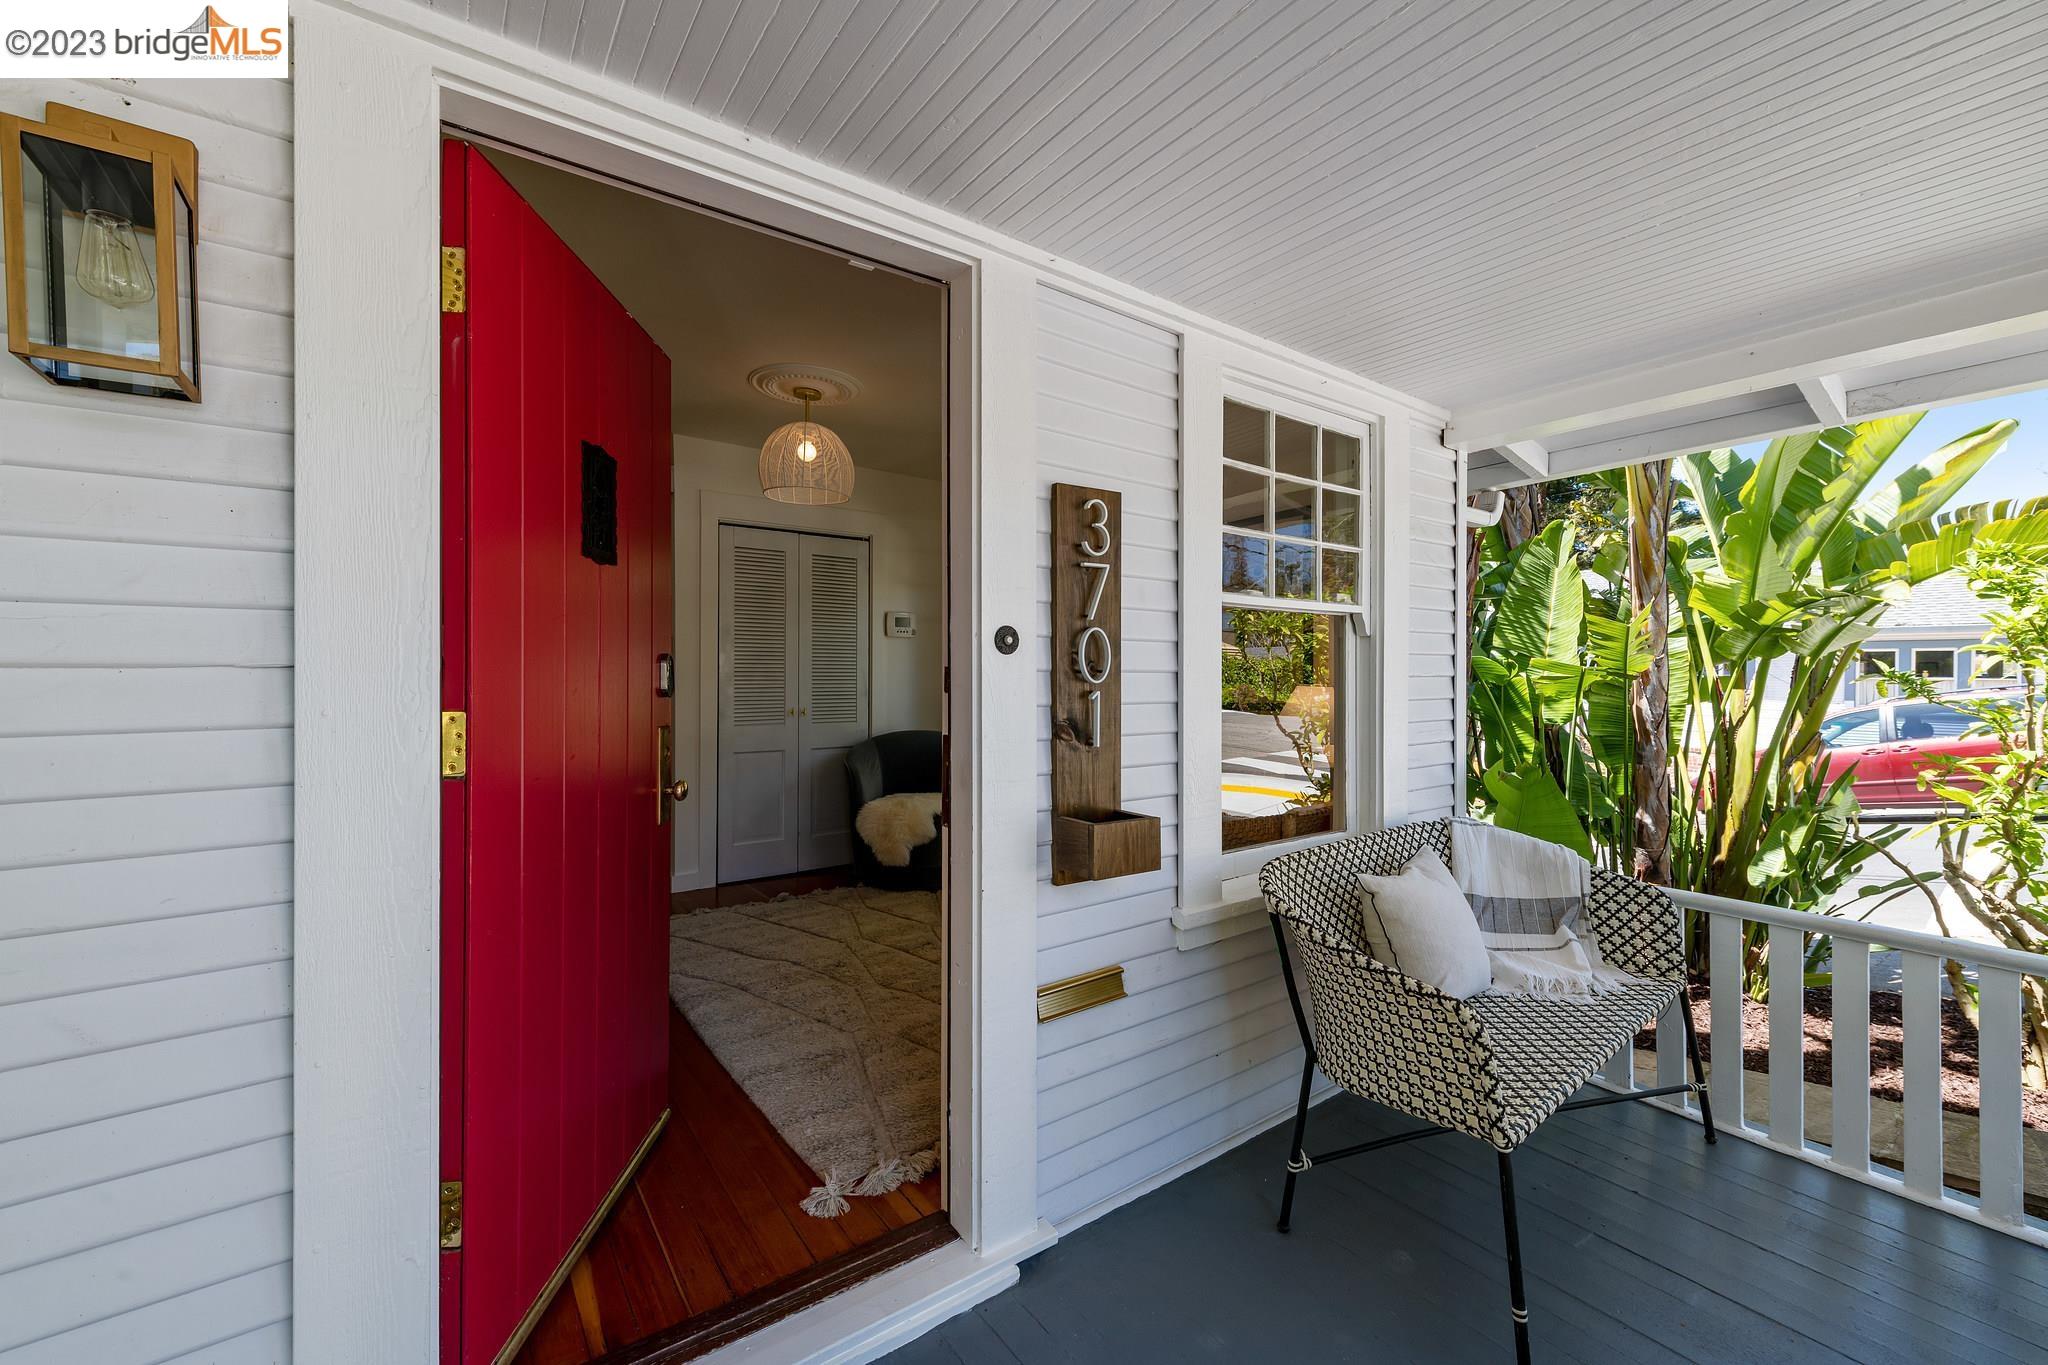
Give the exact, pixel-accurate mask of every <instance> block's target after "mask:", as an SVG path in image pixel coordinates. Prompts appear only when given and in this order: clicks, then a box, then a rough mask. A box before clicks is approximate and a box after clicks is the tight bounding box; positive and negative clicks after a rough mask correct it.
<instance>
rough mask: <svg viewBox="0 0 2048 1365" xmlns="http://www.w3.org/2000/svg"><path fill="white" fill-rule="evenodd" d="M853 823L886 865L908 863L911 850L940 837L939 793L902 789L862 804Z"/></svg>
mask: <svg viewBox="0 0 2048 1365" xmlns="http://www.w3.org/2000/svg"><path fill="white" fill-rule="evenodd" d="M853 827H854V829H855V830H856V831H857V832H858V833H859V834H860V837H861V838H862V839H865V840H866V841H867V845H868V847H869V848H871V849H873V850H874V851H875V861H876V862H878V863H880V864H881V865H882V866H883V867H909V866H910V850H912V849H913V848H916V847H917V846H918V845H919V844H928V843H930V842H931V841H932V840H934V839H936V838H938V837H939V794H938V793H937V792H900V793H898V794H897V795H895V796H878V797H876V798H875V799H874V800H872V801H870V802H868V803H867V804H866V805H865V806H862V807H861V808H860V814H858V815H856V816H854V817H853Z"/></svg>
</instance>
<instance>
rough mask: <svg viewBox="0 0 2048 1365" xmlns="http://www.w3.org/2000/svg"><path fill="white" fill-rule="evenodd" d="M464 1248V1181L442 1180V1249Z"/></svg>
mask: <svg viewBox="0 0 2048 1365" xmlns="http://www.w3.org/2000/svg"><path fill="white" fill-rule="evenodd" d="M461 1248H462V1182H461V1181H460V1180H444V1181H442V1182H441V1250H443V1251H459V1250H461Z"/></svg>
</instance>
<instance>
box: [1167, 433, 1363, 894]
mask: <svg viewBox="0 0 2048 1365" xmlns="http://www.w3.org/2000/svg"><path fill="white" fill-rule="evenodd" d="M1371 453H1372V429H1371V428H1370V427H1363V428H1356V429H1346V428H1344V427H1341V426H1336V425H1332V424H1331V423H1330V420H1329V419H1327V418H1321V417H1316V416H1312V415H1309V414H1306V413H1290V412H1287V411H1285V410H1282V409H1280V408H1277V407H1275V406H1273V405H1272V404H1270V403H1254V402H1251V401H1247V400H1245V399H1243V398H1225V399H1224V401H1223V459H1222V462H1221V467H1220V472H1219V474H1218V477H1219V478H1220V480H1221V484H1222V487H1221V489H1220V492H1221V506H1222V514H1223V515H1222V522H1223V524H1222V526H1221V527H1220V528H1219V533H1220V535H1221V537H1222V555H1221V561H1220V562H1221V568H1222V573H1221V577H1220V581H1219V582H1218V584H1217V590H1218V600H1219V603H1220V606H1221V612H1220V616H1221V621H1220V632H1219V639H1218V649H1219V651H1220V672H1221V679H1222V689H1221V695H1220V696H1219V698H1218V699H1217V704H1218V706H1219V709H1220V712H1221V717H1220V738H1221V744H1220V746H1219V750H1220V752H1219V755H1218V756H1219V758H1220V760H1221V761H1220V764H1219V769H1218V774H1217V776H1218V786H1219V789H1220V803H1219V804H1220V807H1221V810H1220V818H1219V827H1218V830H1217V836H1218V839H1219V848H1220V851H1221V852H1222V854H1223V855H1224V856H1225V857H1226V858H1227V857H1228V856H1229V855H1230V854H1232V853H1234V852H1236V851H1237V850H1241V849H1254V848H1264V847H1266V846H1269V845H1273V844H1280V843H1287V842H1292V841H1295V840H1299V839H1306V838H1313V837H1315V836H1317V835H1324V834H1330V833H1333V832H1337V831H1342V830H1343V829H1345V828H1346V826H1347V821H1346V818H1345V817H1346V813H1347V807H1348V805H1349V803H1348V801H1347V799H1346V792H1347V790H1348V787H1349V777H1350V770H1351V768H1352V766H1353V758H1354V750H1355V747H1356V746H1355V745H1354V744H1353V743H1352V742H1351V736H1352V734H1353V733H1354V731H1355V728H1356V727H1355V726H1354V725H1353V723H1352V717H1353V716H1354V715H1355V714H1356V703H1357V698H1356V697H1355V696H1354V691H1355V685H1354V684H1355V680H1356V679H1357V678H1359V677H1361V676H1362V674H1361V673H1360V671H1359V670H1358V668H1357V667H1356V662H1355V659H1356V655H1357V652H1358V651H1357V649H1356V647H1355V642H1356V637H1357V635H1358V633H1359V632H1358V624H1359V622H1360V621H1361V619H1362V615H1361V614H1362V612H1363V611H1364V609H1365V608H1364V604H1365V602H1366V600H1367V597H1366V592H1365V579H1366V568H1365V566H1366V548H1367V547H1366V540H1367V535H1366V526H1367V518H1368V507H1369V504H1368V503H1367V500H1366V478H1365V471H1366V468H1367V461H1368V460H1369V458H1370V456H1371ZM1197 534H1199V532H1197Z"/></svg>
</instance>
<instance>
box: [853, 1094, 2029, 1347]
mask: <svg viewBox="0 0 2048 1365" xmlns="http://www.w3.org/2000/svg"><path fill="white" fill-rule="evenodd" d="M1411 1126H1413V1125H1412V1122H1411V1121H1410V1120H1408V1119H1406V1118H1403V1117H1401V1116H1400V1115H1396V1114H1393V1113H1391V1112H1389V1111H1387V1110H1384V1109H1380V1108H1378V1107H1377V1106H1374V1105H1370V1104H1367V1103H1365V1102H1364V1101H1361V1100H1358V1099H1355V1098H1352V1097H1351V1096H1348V1095H1340V1096H1338V1097H1336V1098H1334V1099H1331V1100H1329V1101H1328V1102H1326V1103H1324V1104H1322V1105H1320V1106H1318V1107H1317V1108H1316V1109H1314V1110H1313V1111H1311V1113H1310V1116H1309V1138H1308V1142H1307V1144H1306V1145H1307V1147H1308V1149H1309V1150H1310V1151H1311V1152H1313V1151H1318V1150H1330V1149H1332V1148H1336V1147H1342V1146H1346V1145H1349V1144H1350V1143H1353V1142H1361V1141H1364V1140H1366V1139H1369V1138H1372V1137H1376V1136H1380V1135H1382V1134H1385V1133H1391V1132H1397V1131H1399V1130H1401V1129H1403V1128H1406V1127H1411ZM1286 1146H1287V1133H1286V1127H1285V1125H1282V1126H1279V1127H1275V1128H1273V1129H1270V1130H1269V1131H1267V1132H1265V1133H1263V1134H1261V1135H1259V1136H1258V1137H1256V1138H1254V1139H1252V1140H1251V1141H1250V1142H1247V1143H1245V1144H1244V1145H1243V1146H1241V1147H1239V1148H1237V1149H1236V1150H1235V1151H1232V1152H1230V1153H1228V1154H1227V1155H1225V1156H1223V1157H1221V1158H1219V1159H1217V1160H1216V1161H1213V1162H1210V1163H1209V1164H1208V1165H1206V1166H1203V1167H1202V1168H1201V1169H1199V1170H1197V1171H1194V1172H1192V1173H1190V1174H1188V1175H1186V1176H1183V1177H1182V1178H1181V1179H1179V1180H1176V1181H1174V1182H1173V1183H1172V1184H1170V1185H1168V1186H1166V1187H1165V1188H1163V1189H1161V1190H1158V1191H1156V1192H1154V1193H1152V1194H1150V1195H1148V1196H1146V1197H1145V1198H1143V1199H1141V1200H1138V1201H1136V1202H1135V1203H1132V1204H1129V1205H1126V1206H1125V1207H1124V1208H1121V1209H1119V1210H1117V1211H1116V1212H1114V1213H1112V1214H1110V1215H1108V1216H1107V1217H1104V1218H1101V1219H1098V1220H1097V1221H1096V1222H1094V1223H1092V1224H1090V1225H1088V1226H1087V1227H1084V1228H1082V1229H1080V1230H1078V1231H1076V1232H1074V1233H1073V1234H1071V1235H1069V1236H1067V1237H1065V1238H1062V1239H1061V1241H1060V1242H1059V1244H1058V1245H1056V1246H1054V1247H1053V1248H1052V1249H1051V1250H1049V1251H1046V1252H1044V1253H1042V1254H1041V1255H1039V1256H1037V1257H1036V1258H1034V1259H1032V1260H1031V1261H1028V1262H1026V1263H1025V1265H1024V1267H1023V1279H1022V1281H1021V1282H1020V1283H1019V1284H1017V1285H1016V1286H1014V1287H1013V1288H1011V1289H1009V1290H1007V1291H1006V1292H1004V1293H1002V1294H1000V1295H998V1296H997V1297H995V1298H993V1299H991V1300H989V1301H988V1302H986V1303H984V1304H982V1305H980V1306H979V1307H977V1308H976V1309H974V1310H973V1311H972V1312H970V1313H967V1314H964V1315H962V1316H960V1317H956V1318H954V1319H952V1320H951V1321H949V1322H946V1323H944V1324H943V1325H941V1326H940V1327H938V1328H936V1329H934V1330H933V1331H932V1332H930V1333H927V1334H926V1335H925V1336H924V1337H922V1338H920V1339H919V1340H917V1341H915V1342H912V1343H911V1344H910V1345H908V1346H906V1347H904V1348H902V1349H901V1350H899V1351H897V1352H895V1353H894V1354H893V1355H891V1356H889V1357H887V1359H888V1360H890V1361H892V1362H896V1365H963V1362H964V1365H1037V1363H1038V1362H1061V1361H1072V1362H1104V1363H1105V1365H1136V1363H1137V1362H1151V1361H1190V1360H1208V1361H1254V1360H1258V1361H1289V1362H1322V1361H1396V1360H1417V1361H1489V1362H1491V1361H1503V1360H1507V1361H1511V1360H1513V1359H1514V1348H1513V1336H1512V1332H1511V1329H1510V1324H1509V1320H1508V1306H1507V1288H1506V1283H1507V1281H1506V1267H1505V1262H1504V1260H1503V1257H1502V1254H1501V1221H1500V1199H1499V1194H1498V1185H1497V1183H1496V1177H1495V1162H1494V1157H1493V1152H1492V1150H1491V1149H1490V1148H1487V1147H1484V1146H1482V1145H1481V1144H1479V1143H1477V1142H1474V1141H1471V1140H1469V1139H1466V1138H1462V1137H1457V1136H1452V1135H1446V1136H1442V1137H1436V1138H1429V1139H1425V1140H1422V1141H1419V1142H1412V1143H1406V1144H1403V1145H1401V1146H1397V1147H1392V1148H1388V1149H1385V1150H1383V1151H1379V1152H1369V1153H1366V1154H1364V1155H1362V1156H1358V1157H1354V1158H1351V1159H1349V1160H1345V1161H1341V1162H1335V1163H1332V1164H1329V1165H1326V1166H1318V1167H1316V1168H1314V1169H1313V1170H1311V1171H1309V1172H1308V1173H1307V1174H1305V1175H1304V1176H1303V1177H1302V1178H1301V1182H1300V1186H1299V1188H1298V1191H1297V1193H1296V1196H1295V1211H1294V1230H1293V1231H1292V1232H1291V1233H1289V1234H1287V1235H1285V1236H1283V1235H1281V1234H1280V1233H1278V1232H1276V1231H1275V1230H1274V1227H1273V1221H1274V1218H1275V1216H1276V1214H1277V1212H1278V1209H1279V1200H1280V1186H1281V1181H1282V1179H1283V1176H1284V1172H1283V1170H1282V1165H1283V1159H1284V1153H1285V1151H1286ZM1515 1184H1516V1189H1517V1192H1518V1194H1519V1196H1520V1208H1521V1224H1522V1254H1523V1259H1524V1263H1525V1266H1526V1269H1527V1273H1528V1276H1529V1282H1528V1293H1529V1312H1530V1323H1531V1327H1530V1332H1531V1340H1532V1342H1533V1347H1534V1355H1535V1358H1536V1360H1537V1361H1539V1362H1543V1361H1567V1360H1578V1361H1589V1362H1590V1361H1618V1360H1626V1361H1638V1360H1640V1361H1671V1360H1713V1361H1759V1362H1762V1361H1769V1362H1783V1361H1841V1360H1845V1359H1847V1360H1857V1361H1884V1362H1898V1363H1899V1365H1919V1363H1920V1362H1925V1361H1934V1360H1952V1359H1953V1360H1962V1359H1967V1360H1970V1361H1972V1362H1989V1361H2005V1360H2014V1361H2035V1362H2038V1361H2043V1360H2048V1251H2044V1250H2041V1249H2038V1248H2035V1247H2031V1246H2028V1245H2025V1244H2023V1243H2021V1242H2018V1241H2016V1240H2014V1239H2012V1238H2009V1237H2006V1236H2003V1235H2001V1234H1999V1233H1994V1232H1990V1231H1988V1230H1986V1229H1982V1228H1978V1227H1976V1226H1974V1225H1972V1224H1968V1223H1964V1222H1962V1221H1961V1220H1959V1219H1955V1218H1951V1217H1949V1216H1948V1215H1946V1214H1941V1213H1937V1212H1935V1211H1934V1210H1932V1209H1927V1208H1923V1207H1921V1206H1919V1205H1917V1204H1913V1203H1911V1202H1909V1201H1907V1200H1904V1199H1901V1198H1898V1197H1896V1196H1893V1195H1890V1194H1886V1193H1884V1192H1883V1191H1881V1190H1876V1189H1873V1188H1871V1187H1869V1186H1866V1185H1863V1184H1860V1183H1858V1182H1856V1181H1853V1180H1849V1179H1847V1178H1845V1177H1842V1176H1838V1175H1834V1174H1832V1173H1830V1172H1827V1171H1823V1170H1820V1169H1818V1168H1816V1167H1813V1166H1809V1165H1807V1164H1806V1163H1804V1162H1801V1161H1797V1160H1795V1159H1793V1158H1791V1157H1788V1156H1785V1155H1782V1154H1780V1153H1777V1152H1772V1151H1768V1150H1766V1149H1764V1148H1762V1147H1758V1146H1756V1145H1755V1144H1753V1143H1749V1142H1744V1141H1741V1140H1740V1139H1737V1138H1731V1137H1726V1136H1723V1137H1722V1139H1721V1141H1720V1142H1719V1143H1718V1144H1717V1145H1716V1146H1714V1147H1712V1148H1709V1147H1707V1146H1705V1144H1704V1143H1703V1142H1702V1141H1701V1139H1700V1130H1699V1127H1698V1125H1697V1124H1694V1123H1689V1122H1687V1121H1686V1120H1684V1119H1681V1118H1678V1117H1677V1116H1676V1115H1672V1114H1667V1113H1663V1112H1660V1111H1658V1110H1655V1109H1652V1108H1650V1107H1649V1106H1647V1105H1643V1104H1617V1105H1609V1106H1606V1107H1604V1108H1597V1109H1591V1110H1585V1111H1581V1112H1578V1113H1573V1114H1563V1115H1559V1116H1557V1117H1555V1118H1553V1119H1552V1120H1551V1121H1550V1122H1548V1123H1546V1124H1545V1125H1544V1126H1543V1127H1542V1129H1540V1130H1539V1131H1538V1133H1537V1135H1536V1137H1535V1138H1534V1139H1533V1140H1532V1141H1530V1142H1529V1143H1528V1144H1526V1145H1525V1146H1524V1147H1523V1148H1522V1149H1521V1150H1520V1151H1519V1152H1518V1153H1517V1154H1516V1157H1515Z"/></svg>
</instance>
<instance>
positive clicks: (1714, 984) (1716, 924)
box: [1707, 915, 1743, 1130]
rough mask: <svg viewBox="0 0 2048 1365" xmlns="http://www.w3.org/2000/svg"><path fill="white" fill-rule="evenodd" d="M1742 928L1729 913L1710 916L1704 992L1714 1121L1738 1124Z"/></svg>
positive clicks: (1738, 920) (1740, 1090)
mask: <svg viewBox="0 0 2048 1365" xmlns="http://www.w3.org/2000/svg"><path fill="white" fill-rule="evenodd" d="M1742 929H1743V922H1742V921H1741V920H1740V919H1737V918H1735V917H1734V916H1733V915H1714V916H1712V917H1711V918H1710V929H1709V942H1708V945H1707V994H1708V996H1709V998H1710V1000H1711V1002H1712V1004H1711V1010H1712V1015H1711V1021H1710V1022H1711V1023H1712V1026H1713V1040H1714V1047H1713V1054H1714V1070H1713V1073H1712V1074H1711V1075H1710V1076H1709V1077H1708V1078H1707V1085H1708V1087H1709V1090H1710V1092H1711V1094H1712V1095H1713V1099H1714V1122H1715V1123H1717V1124H1725V1125H1726V1126H1728V1127H1730V1128H1734V1129H1738V1130H1739V1129H1740V1128H1741V1127H1742V1122H1743V1119H1742Z"/></svg>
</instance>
